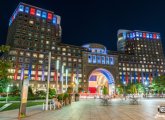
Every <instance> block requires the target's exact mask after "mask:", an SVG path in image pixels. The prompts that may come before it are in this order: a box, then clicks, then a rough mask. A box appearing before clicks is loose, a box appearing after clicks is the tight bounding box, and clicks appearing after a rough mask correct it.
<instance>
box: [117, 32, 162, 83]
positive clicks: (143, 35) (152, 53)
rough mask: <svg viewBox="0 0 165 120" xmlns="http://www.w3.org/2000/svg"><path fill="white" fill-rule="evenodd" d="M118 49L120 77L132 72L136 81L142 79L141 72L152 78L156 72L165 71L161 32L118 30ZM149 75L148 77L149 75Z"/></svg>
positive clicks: (159, 73) (160, 73)
mask: <svg viewBox="0 0 165 120" xmlns="http://www.w3.org/2000/svg"><path fill="white" fill-rule="evenodd" d="M117 45H118V51H120V52H121V53H120V54H119V71H120V78H122V72H123V73H124V75H126V74H128V75H130V74H132V78H133V77H134V76H135V79H136V81H137V80H138V79H139V80H142V77H141V74H144V75H145V76H146V77H145V78H146V79H148V80H149V79H150V80H152V79H153V77H154V76H155V74H156V73H158V75H162V74H164V72H165V66H164V64H165V61H164V54H163V48H162V43H161V37H160V33H156V32H146V31H139V30H134V31H130V30H119V31H118V42H117ZM147 76H148V77H147Z"/></svg>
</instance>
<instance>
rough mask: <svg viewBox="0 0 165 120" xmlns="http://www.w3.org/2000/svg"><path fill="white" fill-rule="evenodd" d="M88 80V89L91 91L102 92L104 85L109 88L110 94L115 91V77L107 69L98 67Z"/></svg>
mask: <svg viewBox="0 0 165 120" xmlns="http://www.w3.org/2000/svg"><path fill="white" fill-rule="evenodd" d="M88 82H89V85H88V90H89V92H90V93H97V94H102V89H103V87H104V86H105V87H107V88H108V92H109V94H113V93H114V92H115V85H114V84H115V81H114V77H113V75H112V74H111V73H110V72H109V71H108V70H106V69H103V68H98V69H95V70H93V71H92V72H91V74H90V76H89V79H88Z"/></svg>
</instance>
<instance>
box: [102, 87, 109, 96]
mask: <svg viewBox="0 0 165 120" xmlns="http://www.w3.org/2000/svg"><path fill="white" fill-rule="evenodd" d="M107 94H108V88H107V87H105V86H104V88H103V95H107Z"/></svg>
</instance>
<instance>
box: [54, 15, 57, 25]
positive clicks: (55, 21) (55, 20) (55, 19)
mask: <svg viewBox="0 0 165 120" xmlns="http://www.w3.org/2000/svg"><path fill="white" fill-rule="evenodd" d="M56 23H57V18H56V17H55V16H54V17H53V24H56Z"/></svg>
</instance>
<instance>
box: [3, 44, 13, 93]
mask: <svg viewBox="0 0 165 120" xmlns="http://www.w3.org/2000/svg"><path fill="white" fill-rule="evenodd" d="M9 49H10V47H9V46H5V45H1V46H0V53H3V52H8V51H9ZM11 65H12V63H11V61H9V60H5V59H2V58H1V59H0V68H1V69H0V92H1V93H2V92H6V88H7V85H8V84H9V83H10V81H11V80H10V79H9V78H8V76H9V75H10V73H9V71H8V69H9V68H10V67H11Z"/></svg>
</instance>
